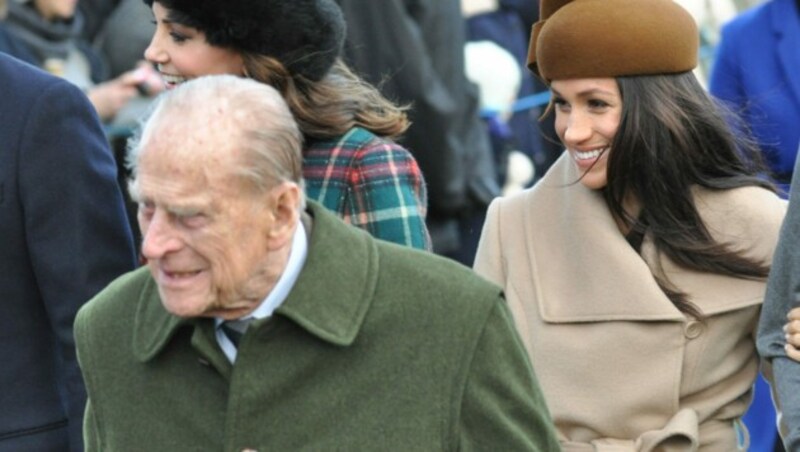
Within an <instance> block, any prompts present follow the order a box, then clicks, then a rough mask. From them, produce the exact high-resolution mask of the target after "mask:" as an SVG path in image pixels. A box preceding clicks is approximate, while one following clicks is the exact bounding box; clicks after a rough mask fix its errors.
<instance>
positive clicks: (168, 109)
mask: <svg viewBox="0 0 800 452" xmlns="http://www.w3.org/2000/svg"><path fill="white" fill-rule="evenodd" d="M251 122H252V119H251V118H248V116H247V115H245V114H244V113H243V112H242V111H241V110H240V109H237V108H234V106H233V105H231V104H230V102H227V101H225V100H224V99H223V100H217V101H216V102H214V104H213V105H209V104H208V102H204V101H203V100H196V101H194V102H190V103H185V104H184V103H181V102H173V103H169V104H166V105H164V106H163V108H161V109H160V110H159V111H158V112H157V114H156V115H154V117H152V118H151V119H150V121H148V123H147V125H146V127H145V131H144V133H143V135H142V141H141V143H140V146H141V148H142V149H141V152H142V156H144V154H146V153H148V152H151V151H152V152H158V153H159V154H160V155H161V156H163V157H172V158H176V159H179V160H181V161H184V162H186V163H190V162H206V163H208V164H211V165H215V164H219V163H222V162H224V161H230V160H231V158H232V157H235V156H236V152H235V151H236V149H237V148H238V146H237V143H239V142H240V141H241V140H242V139H243V137H242V136H243V133H244V132H243V131H244V130H245V129H247V128H248V126H249V125H251V124H250V123H251Z"/></svg>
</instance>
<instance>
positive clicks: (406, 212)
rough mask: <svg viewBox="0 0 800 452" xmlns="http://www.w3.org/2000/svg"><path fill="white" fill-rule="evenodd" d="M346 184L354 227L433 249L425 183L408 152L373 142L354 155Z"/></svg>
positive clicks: (350, 218) (387, 143) (410, 244)
mask: <svg viewBox="0 0 800 452" xmlns="http://www.w3.org/2000/svg"><path fill="white" fill-rule="evenodd" d="M347 182H348V184H349V190H348V191H347V193H346V195H345V196H346V199H345V205H346V206H347V209H348V211H349V212H348V217H349V220H350V222H351V223H352V224H353V225H355V226H358V227H360V228H363V229H366V230H367V231H368V232H369V233H370V234H371V235H372V236H374V237H376V238H379V239H382V240H386V241H389V242H394V243H398V244H400V245H405V246H410V247H413V248H419V249H424V250H431V248H432V247H431V241H430V236H429V235H428V229H427V227H426V226H425V215H426V212H427V192H426V188H425V181H424V179H423V177H422V172H421V171H420V169H419V166H418V165H417V162H416V160H414V157H413V156H412V155H411V154H410V153H409V152H408V151H407V150H406V149H404V148H403V147H401V146H399V145H397V144H395V143H391V142H388V141H384V140H377V141H373V142H370V143H369V144H368V145H366V146H365V147H364V148H363V149H360V150H359V151H358V154H357V155H356V156H355V164H354V165H353V169H352V172H351V174H349V177H348V181H347Z"/></svg>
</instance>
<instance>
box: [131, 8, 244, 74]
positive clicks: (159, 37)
mask: <svg viewBox="0 0 800 452" xmlns="http://www.w3.org/2000/svg"><path fill="white" fill-rule="evenodd" d="M153 16H154V18H155V24H156V31H155V33H154V34H153V39H152V40H151V41H150V45H149V46H148V47H147V49H146V50H145V52H144V57H145V58H146V59H147V60H148V61H150V62H151V63H154V64H156V65H157V66H158V71H159V72H160V73H161V76H162V77H163V78H164V82H165V83H166V85H167V89H170V88H174V87H175V86H176V85H178V84H180V83H182V82H184V81H186V80H189V79H192V78H195V77H201V76H204V75H215V74H232V75H242V74H243V73H244V63H243V61H242V55H241V53H239V52H237V51H235V50H233V49H228V48H224V47H216V46H212V45H211V44H209V43H208V41H206V35H205V33H203V32H202V31H200V30H198V29H196V28H193V27H189V26H186V25H183V24H181V23H179V22H176V21H175V20H174V18H173V17H172V14H170V10H169V9H167V8H165V7H164V6H163V5H162V4H161V3H159V2H158V1H155V2H153Z"/></svg>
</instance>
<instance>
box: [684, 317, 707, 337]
mask: <svg viewBox="0 0 800 452" xmlns="http://www.w3.org/2000/svg"><path fill="white" fill-rule="evenodd" d="M701 334H703V324H702V323H701V322H699V321H697V320H692V321H690V322H688V323H687V324H686V327H685V328H684V329H683V335H684V336H686V337H687V338H689V339H695V338H696V337H698V336H700V335H701Z"/></svg>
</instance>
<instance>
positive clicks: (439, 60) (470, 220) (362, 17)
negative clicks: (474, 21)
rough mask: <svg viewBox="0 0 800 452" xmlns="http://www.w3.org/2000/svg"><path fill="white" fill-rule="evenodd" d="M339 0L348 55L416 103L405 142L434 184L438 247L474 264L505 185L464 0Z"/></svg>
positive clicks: (393, 93)
mask: <svg viewBox="0 0 800 452" xmlns="http://www.w3.org/2000/svg"><path fill="white" fill-rule="evenodd" d="M337 1H338V3H339V5H341V7H342V11H343V12H344V16H345V18H346V20H347V22H348V25H349V26H348V28H347V42H346V45H345V52H344V55H345V60H346V61H347V62H348V63H349V64H351V65H352V66H353V68H354V69H355V70H356V72H358V73H359V75H362V76H363V77H364V78H365V79H366V80H367V81H368V82H370V83H372V84H375V85H377V86H379V87H380V90H381V92H382V93H383V94H384V95H386V96H387V97H389V98H390V99H393V100H395V101H397V102H399V103H401V104H408V105H409V107H410V109H409V110H408V115H409V119H410V121H411V126H410V127H409V129H408V131H406V133H405V135H404V136H403V137H402V143H403V144H404V145H405V146H407V147H408V149H409V150H410V151H411V153H412V154H413V155H414V157H416V159H417V161H418V162H419V165H420V167H421V168H422V172H423V174H424V175H425V180H426V181H427V183H428V200H429V209H428V217H427V221H426V223H427V225H428V228H429V230H430V233H431V237H432V240H433V250H434V252H436V253H437V254H441V255H444V256H447V257H450V258H453V259H456V260H458V261H459V262H461V263H464V264H466V265H469V264H470V263H471V262H472V259H473V257H474V255H475V249H476V247H477V242H478V237H479V236H480V230H481V225H482V224H483V218H484V215H485V213H486V207H487V206H488V204H489V202H490V201H491V200H492V199H493V198H494V197H495V196H497V195H499V194H500V187H499V185H498V183H497V174H498V173H497V170H496V168H495V165H494V161H493V156H492V150H491V145H490V143H489V137H488V134H487V132H486V128H485V127H484V126H483V124H482V123H481V118H480V116H479V108H478V107H479V103H478V102H479V101H478V90H477V87H476V86H475V85H474V84H472V83H471V82H470V81H469V80H468V79H467V76H466V72H465V70H464V45H465V43H466V29H465V24H464V19H463V17H462V15H461V5H460V1H459V0H421V1H407V0H370V1H368V2H366V1H362V0H337Z"/></svg>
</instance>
